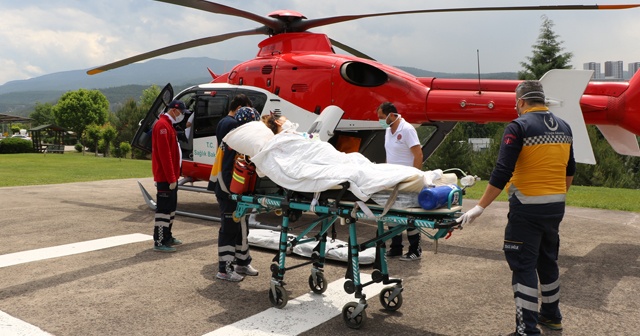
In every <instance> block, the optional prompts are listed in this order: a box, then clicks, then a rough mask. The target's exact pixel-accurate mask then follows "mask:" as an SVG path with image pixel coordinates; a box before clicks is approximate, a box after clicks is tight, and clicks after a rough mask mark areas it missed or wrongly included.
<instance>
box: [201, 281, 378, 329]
mask: <svg viewBox="0 0 640 336" xmlns="http://www.w3.org/2000/svg"><path fill="white" fill-rule="evenodd" d="M360 279H361V282H362V283H364V282H367V281H370V280H371V276H370V275H369V274H361V275H360ZM344 281H345V279H340V280H336V281H334V282H332V283H330V284H329V285H328V286H329V287H328V288H327V291H326V292H324V293H323V294H322V295H319V294H313V293H309V294H305V295H302V296H300V297H297V298H295V299H293V300H289V303H287V305H286V306H285V307H284V308H282V309H277V308H269V309H267V310H265V311H263V312H261V313H258V314H256V315H253V316H251V317H248V318H246V319H244V320H241V321H238V322H236V323H234V324H230V325H228V326H224V327H222V328H220V329H217V330H215V331H212V332H210V333H207V334H205V335H204V336H218V335H224V336H227V335H234V336H235V335H251V336H262V335H270V336H288V335H291V336H293V335H298V334H300V333H302V332H304V331H307V330H309V329H311V328H314V327H316V326H318V325H320V324H322V323H324V322H326V321H328V320H330V319H332V318H334V317H336V316H338V315H340V314H342V307H343V306H344V305H345V304H346V303H347V302H351V301H355V302H357V301H358V299H356V298H355V297H354V296H353V294H347V293H346V292H345V291H344V288H343V287H342V286H343V284H344ZM382 288H383V284H382V283H374V284H372V285H369V286H367V287H365V288H364V289H363V292H364V293H365V294H366V295H367V299H368V300H371V299H372V298H375V295H378V293H380V290H382ZM285 289H286V288H285ZM265 299H267V298H266V294H265ZM365 323H366V322H365Z"/></svg>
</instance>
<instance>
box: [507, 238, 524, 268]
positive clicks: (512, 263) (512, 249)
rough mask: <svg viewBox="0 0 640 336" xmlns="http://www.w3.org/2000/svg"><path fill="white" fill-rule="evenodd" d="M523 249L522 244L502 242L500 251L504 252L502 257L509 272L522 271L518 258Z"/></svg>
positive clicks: (510, 241)
mask: <svg viewBox="0 0 640 336" xmlns="http://www.w3.org/2000/svg"><path fill="white" fill-rule="evenodd" d="M523 249H524V244H523V243H522V242H518V241H512V240H505V241H504V245H503V246H502V250H503V251H504V256H505V258H506V259H507V263H508V264H509V268H510V269H511V271H518V270H521V269H522V262H521V261H520V256H521V255H522V250H523Z"/></svg>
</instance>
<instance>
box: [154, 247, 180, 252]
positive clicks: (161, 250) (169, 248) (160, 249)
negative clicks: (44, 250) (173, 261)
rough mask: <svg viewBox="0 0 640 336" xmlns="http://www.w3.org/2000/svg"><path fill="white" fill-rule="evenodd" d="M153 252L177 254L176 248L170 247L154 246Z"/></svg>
mask: <svg viewBox="0 0 640 336" xmlns="http://www.w3.org/2000/svg"><path fill="white" fill-rule="evenodd" d="M153 250H154V251H158V252H175V251H176V248H175V247H171V246H168V245H159V246H154V247H153Z"/></svg>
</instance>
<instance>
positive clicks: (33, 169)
mask: <svg viewBox="0 0 640 336" xmlns="http://www.w3.org/2000/svg"><path fill="white" fill-rule="evenodd" d="M151 176H153V174H152V173H151V161H149V160H131V159H122V160H121V159H116V158H103V157H95V156H94V155H93V153H86V154H85V155H84V156H83V155H82V154H81V153H75V152H66V153H64V154H62V155H60V154H46V155H44V154H2V155H0V187H10V186H25V185H39V184H57V183H70V182H84V181H98V180H115V179H125V178H140V177H151ZM486 186H487V181H480V182H478V183H477V184H476V185H475V186H473V187H471V188H469V189H467V190H466V196H465V198H467V199H479V198H480V196H482V193H483V192H484V189H485V188H486ZM497 200H498V201H507V196H506V193H505V192H503V193H502V194H500V196H499V197H498V199H497ZM567 205H570V206H577V207H585V208H598V209H609V210H623V211H633V212H640V190H636V189H614V188H601V187H583V186H572V187H571V190H569V194H568V195H567Z"/></svg>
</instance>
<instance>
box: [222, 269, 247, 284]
mask: <svg viewBox="0 0 640 336" xmlns="http://www.w3.org/2000/svg"><path fill="white" fill-rule="evenodd" d="M216 278H218V279H221V280H227V281H231V282H239V281H242V280H244V277H243V276H242V275H240V274H238V273H236V272H234V271H231V272H218V274H216Z"/></svg>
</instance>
